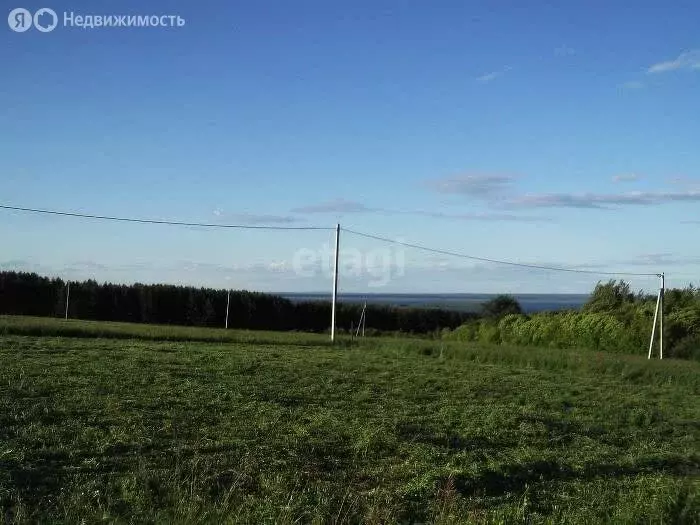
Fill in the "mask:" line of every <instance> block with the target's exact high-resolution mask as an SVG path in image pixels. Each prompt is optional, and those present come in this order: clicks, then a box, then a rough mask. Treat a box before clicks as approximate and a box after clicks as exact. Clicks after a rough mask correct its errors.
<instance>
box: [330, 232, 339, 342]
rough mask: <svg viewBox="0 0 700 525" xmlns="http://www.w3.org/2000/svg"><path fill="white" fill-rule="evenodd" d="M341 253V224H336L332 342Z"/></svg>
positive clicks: (332, 338) (333, 339) (332, 339)
mask: <svg viewBox="0 0 700 525" xmlns="http://www.w3.org/2000/svg"><path fill="white" fill-rule="evenodd" d="M339 255H340V224H336V225H335V265H334V270H333V304H332V305H331V342H333V341H335V306H336V301H337V299H338V257H339Z"/></svg>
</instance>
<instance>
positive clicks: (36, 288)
mask: <svg viewBox="0 0 700 525" xmlns="http://www.w3.org/2000/svg"><path fill="white" fill-rule="evenodd" d="M66 293H67V287H66V282H65V281H63V280H62V279H58V278H47V277H42V276H39V275H37V274H35V273H24V272H0V314H5V315H32V316H41V317H45V316H48V317H63V316H64V314H65V305H66ZM226 301H227V291H226V290H216V289H210V288H196V287H192V286H173V285H162V284H156V285H146V284H133V285H123V284H111V283H104V284H100V283H98V282H96V281H94V280H89V281H83V282H75V281H71V283H70V301H69V308H68V316H69V317H70V318H76V319H85V320H97V321H124V322H132V323H152V324H169V325H191V326H209V327H223V325H224V319H225V315H226ZM361 309H362V306H361V305H357V304H347V303H340V304H339V305H338V310H337V312H336V314H337V325H338V327H340V329H341V330H348V329H349V328H350V326H351V325H352V324H353V323H355V324H357V322H358V321H359V318H360V313H361ZM330 316H331V305H330V301H328V302H321V301H308V302H293V301H290V300H288V299H285V298H283V297H279V296H276V295H272V294H266V293H259V292H248V291H232V292H231V301H230V306H229V327H230V328H245V329H256V330H299V331H309V332H324V331H326V330H328V329H329V327H330ZM476 317H477V316H476V314H474V313H466V312H456V311H450V310H441V309H429V308H403V307H393V306H382V305H367V319H368V322H367V327H368V328H370V329H372V331H381V332H384V331H386V332H407V333H422V334H426V333H431V332H436V331H438V330H441V329H444V328H456V327H458V326H460V325H461V324H463V323H464V322H466V321H468V320H469V319H473V318H476Z"/></svg>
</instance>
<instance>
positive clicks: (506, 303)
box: [481, 295, 523, 318]
mask: <svg viewBox="0 0 700 525" xmlns="http://www.w3.org/2000/svg"><path fill="white" fill-rule="evenodd" d="M481 313H482V314H483V315H484V317H492V318H501V317H503V316H505V315H508V314H521V313H523V310H522V308H521V307H520V303H519V302H518V301H517V300H516V299H515V297H513V296H512V295H497V296H496V297H494V298H493V299H490V300H489V301H486V302H485V303H483V304H482V305H481Z"/></svg>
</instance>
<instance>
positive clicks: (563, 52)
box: [554, 45, 576, 57]
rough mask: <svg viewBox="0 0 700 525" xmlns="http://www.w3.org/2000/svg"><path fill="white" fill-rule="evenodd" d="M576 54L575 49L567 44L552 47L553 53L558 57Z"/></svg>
mask: <svg viewBox="0 0 700 525" xmlns="http://www.w3.org/2000/svg"><path fill="white" fill-rule="evenodd" d="M575 54H576V50H575V49H574V48H573V47H569V46H567V45H563V46H559V47H557V48H555V49H554V55H555V56H558V57H569V56H573V55H575Z"/></svg>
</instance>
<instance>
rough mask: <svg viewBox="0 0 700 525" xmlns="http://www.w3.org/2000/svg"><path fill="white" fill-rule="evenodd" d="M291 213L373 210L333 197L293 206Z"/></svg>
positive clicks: (360, 204)
mask: <svg viewBox="0 0 700 525" xmlns="http://www.w3.org/2000/svg"><path fill="white" fill-rule="evenodd" d="M291 211H292V213H366V212H371V211H375V210H374V209H372V208H368V207H367V206H365V205H364V204H362V203H360V202H355V201H349V200H345V199H335V200H332V201H328V202H322V203H320V204H312V205H310V206H302V207H300V208H294V209H293V210H291Z"/></svg>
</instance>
